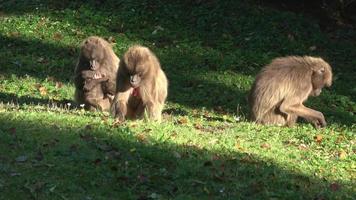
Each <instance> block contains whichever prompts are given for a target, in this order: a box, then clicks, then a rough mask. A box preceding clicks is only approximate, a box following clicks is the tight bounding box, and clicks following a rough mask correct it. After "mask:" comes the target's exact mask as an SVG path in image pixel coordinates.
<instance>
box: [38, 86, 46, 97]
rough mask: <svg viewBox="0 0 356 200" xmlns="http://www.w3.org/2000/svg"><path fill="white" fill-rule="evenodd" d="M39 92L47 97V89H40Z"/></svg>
mask: <svg viewBox="0 0 356 200" xmlns="http://www.w3.org/2000/svg"><path fill="white" fill-rule="evenodd" d="M38 90H39V91H40V94H41V96H45V95H47V89H46V88H45V87H43V86H42V87H40V88H38Z"/></svg>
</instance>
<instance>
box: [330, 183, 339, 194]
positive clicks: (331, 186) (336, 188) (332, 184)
mask: <svg viewBox="0 0 356 200" xmlns="http://www.w3.org/2000/svg"><path fill="white" fill-rule="evenodd" d="M340 188H341V186H340V185H339V184H338V183H331V184H330V189H331V190H332V191H334V192H335V191H338V190H340Z"/></svg>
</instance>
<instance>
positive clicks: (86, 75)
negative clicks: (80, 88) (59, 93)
mask: <svg viewBox="0 0 356 200" xmlns="http://www.w3.org/2000/svg"><path fill="white" fill-rule="evenodd" d="M81 75H82V78H83V79H99V78H104V77H105V74H102V73H100V72H98V71H93V70H83V71H82V72H81ZM107 79H109V78H107Z"/></svg>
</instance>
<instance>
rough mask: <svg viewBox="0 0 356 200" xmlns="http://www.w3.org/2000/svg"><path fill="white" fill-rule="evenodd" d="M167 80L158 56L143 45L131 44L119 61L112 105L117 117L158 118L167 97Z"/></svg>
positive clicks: (120, 118)
mask: <svg viewBox="0 0 356 200" xmlns="http://www.w3.org/2000/svg"><path fill="white" fill-rule="evenodd" d="M167 91H168V80H167V78H166V75H165V73H164V72H163V71H162V69H161V65H160V63H159V61H158V58H157V57H156V56H155V55H154V54H153V53H152V52H151V50H149V49H148V48H147V47H143V46H139V45H136V46H132V47H130V48H129V49H128V50H127V52H126V53H125V54H124V56H123V58H122V59H121V62H120V67H119V71H118V77H117V90H116V95H115V98H114V101H113V104H112V107H111V112H112V114H113V115H114V116H115V117H116V118H117V119H118V120H119V121H123V120H125V119H126V118H130V119H135V118H141V117H143V115H144V113H145V112H146V113H147V115H148V118H149V119H152V120H156V121H160V120H161V114H162V110H163V107H164V103H165V101H166V98H167Z"/></svg>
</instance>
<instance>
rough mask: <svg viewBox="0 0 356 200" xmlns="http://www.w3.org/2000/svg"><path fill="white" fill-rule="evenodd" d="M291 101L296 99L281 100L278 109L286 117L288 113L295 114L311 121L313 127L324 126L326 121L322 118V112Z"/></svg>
mask: <svg viewBox="0 0 356 200" xmlns="http://www.w3.org/2000/svg"><path fill="white" fill-rule="evenodd" d="M292 102H296V101H293V100H292V101H286V100H285V101H283V102H282V104H281V106H280V108H279V110H280V111H281V112H282V113H285V114H286V115H287V118H288V117H289V116H288V115H290V114H296V115H298V116H300V117H302V118H304V119H306V120H307V121H309V122H311V123H313V125H314V127H315V128H320V127H325V126H326V121H325V118H324V115H323V113H321V112H319V111H316V110H313V109H310V108H308V107H305V106H304V105H303V104H302V103H298V104H294V105H293V104H292Z"/></svg>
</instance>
